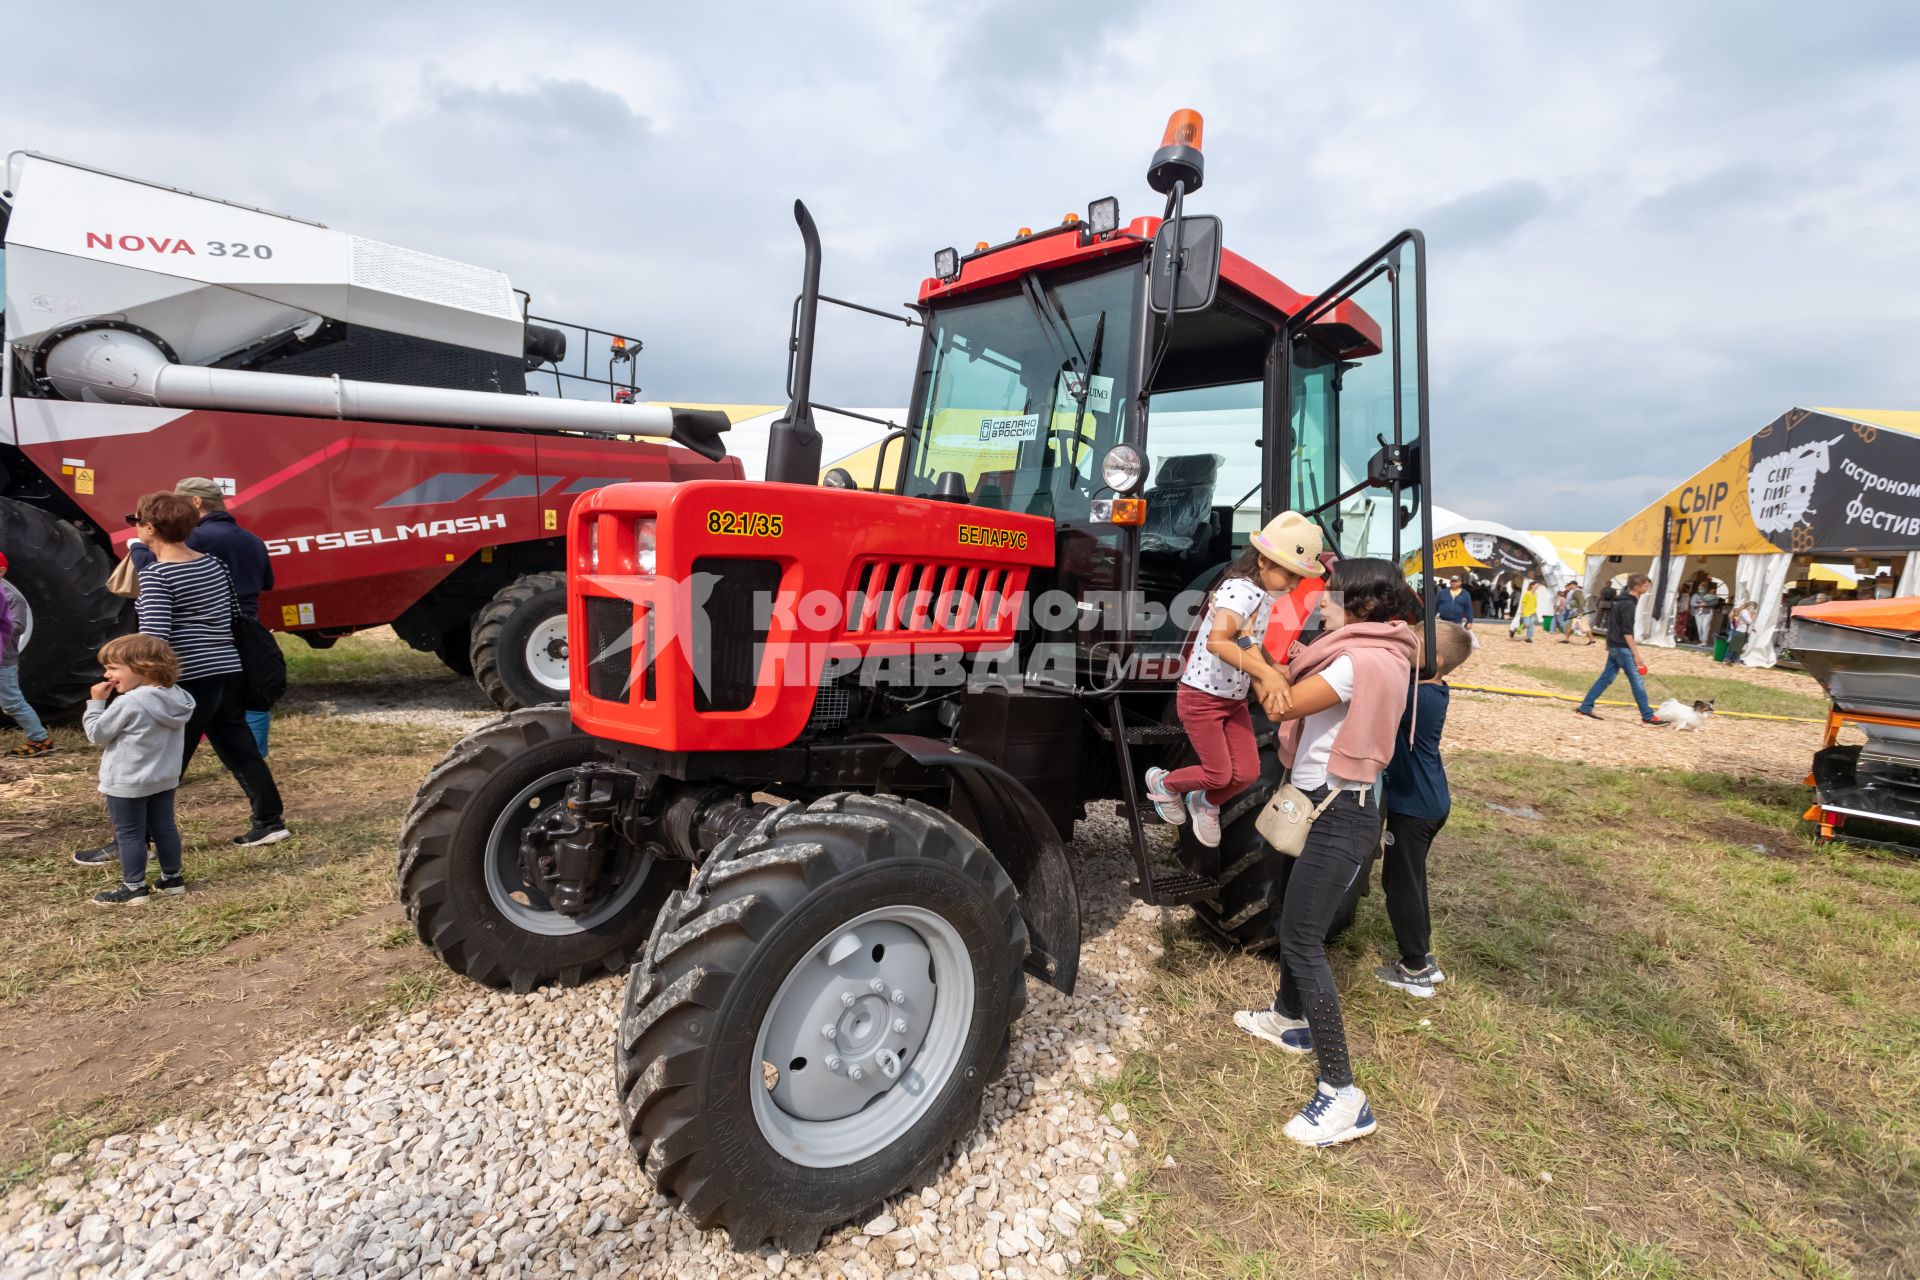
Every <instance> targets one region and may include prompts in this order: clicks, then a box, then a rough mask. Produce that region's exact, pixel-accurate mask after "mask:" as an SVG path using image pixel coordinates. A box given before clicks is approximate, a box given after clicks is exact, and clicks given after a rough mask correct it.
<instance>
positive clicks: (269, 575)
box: [127, 476, 273, 760]
mask: <svg viewBox="0 0 1920 1280" xmlns="http://www.w3.org/2000/svg"><path fill="white" fill-rule="evenodd" d="M173 491H174V492H175V493H177V494H180V495H181V496H183V497H184V498H186V500H187V501H188V502H191V503H192V504H193V509H194V512H195V515H196V517H197V519H196V521H195V523H194V526H193V532H192V533H190V534H188V535H187V545H188V546H189V547H191V548H193V549H194V550H195V551H204V552H206V553H207V554H208V555H210V556H216V557H218V558H219V560H220V563H221V564H224V565H226V566H227V573H228V575H229V576H230V577H231V578H232V579H233V591H234V595H235V596H237V597H238V598H239V602H240V612H241V613H244V614H246V615H247V616H248V617H249V618H256V619H257V618H259V616H260V593H261V592H262V591H271V590H273V560H272V558H271V557H270V556H269V555H268V554H267V544H266V543H265V542H263V541H261V539H260V536H259V535H258V534H256V533H254V532H253V531H252V530H250V529H246V528H243V527H242V526H241V524H240V522H239V521H237V520H235V519H234V518H233V513H232V512H230V511H228V510H227V495H226V490H224V489H222V488H221V487H220V484H219V482H218V481H215V480H209V479H207V477H205V476H188V477H187V478H186V479H184V480H181V481H180V482H179V483H177V484H175V485H174V486H173ZM127 554H128V555H130V556H132V557H133V567H134V568H136V569H145V568H146V567H147V566H148V565H150V564H152V563H153V553H152V552H151V551H149V550H148V549H147V548H146V547H145V546H143V545H141V544H139V543H135V544H134V545H132V546H130V547H128V548H127ZM246 715H247V727H248V728H249V729H251V730H252V731H253V740H254V742H255V743H256V744H258V745H259V748H260V758H261V759H263V760H264V759H265V758H266V755H267V739H268V736H269V733H270V732H271V726H272V724H273V713H272V712H271V711H254V710H251V709H249V710H248V711H247V713H246Z"/></svg>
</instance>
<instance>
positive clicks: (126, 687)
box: [81, 635, 193, 907]
mask: <svg viewBox="0 0 1920 1280" xmlns="http://www.w3.org/2000/svg"><path fill="white" fill-rule="evenodd" d="M100 665H101V666H102V667H103V668H105V674H106V678H105V679H104V680H102V681H100V683H99V684H96V685H94V686H93V691H92V698H91V700H90V701H88V703H87V711H86V715H85V716H83V717H82V718H81V724H82V726H83V727H84V728H85V729H86V731H87V741H88V742H91V743H93V744H94V745H95V746H100V747H105V748H106V751H105V753H104V754H102V755H101V757H100V791H101V793H102V794H103V795H105V796H106V797H107V813H108V815H109V816H110V817H112V819H113V834H114V842H115V843H116V844H117V845H118V846H119V848H120V884H119V885H118V886H117V887H115V888H112V889H107V890H103V891H102V892H100V893H97V894H95V895H94V896H93V900H94V901H95V902H96V903H98V904H99V905H101V906H103V907H126V906H139V905H140V904H142V903H144V902H146V901H147V899H148V898H149V897H150V896H151V891H150V890H149V889H148V888H147V841H148V840H152V841H153V847H154V852H155V853H157V854H158V855H159V857H160V882H159V885H158V886H157V887H158V888H159V890H160V892H161V893H185V892H186V891H187V880H186V877H185V876H184V875H182V874H181V867H180V828H179V827H178V826H177V825H175V823H174V820H173V793H174V790H175V788H177V787H178V786H179V785H180V759H181V756H182V754H183V752H184V749H185V747H186V726H187V717H188V716H189V715H191V714H192V713H193V695H192V694H190V693H188V692H187V691H186V690H185V689H182V688H181V687H180V660H179V659H178V658H177V657H176V656H174V652H173V649H172V647H171V646H169V645H168V644H167V642H166V641H164V640H161V639H158V638H157V637H154V636H148V635H130V636H120V637H117V638H116V639H113V640H109V641H107V643H106V644H105V645H103V646H101V649H100ZM114 692H117V693H118V694H119V695H120V696H119V697H117V698H115V699H114V700H113V701H112V703H111V704H109V703H108V701H107V695H108V694H110V693H114Z"/></svg>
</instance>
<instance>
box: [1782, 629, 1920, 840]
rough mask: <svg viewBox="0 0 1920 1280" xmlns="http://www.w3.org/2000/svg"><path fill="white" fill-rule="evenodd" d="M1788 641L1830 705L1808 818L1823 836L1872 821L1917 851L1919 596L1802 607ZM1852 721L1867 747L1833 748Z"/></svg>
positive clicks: (1842, 834)
mask: <svg viewBox="0 0 1920 1280" xmlns="http://www.w3.org/2000/svg"><path fill="white" fill-rule="evenodd" d="M1788 643H1789V644H1790V646H1791V647H1792V650H1793V656H1794V657H1795V658H1797V659H1799V660H1800V662H1801V664H1802V665H1803V666H1805V667H1806V669H1807V670H1808V671H1810V672H1812V673H1813V675H1814V676H1815V677H1816V678H1817V679H1818V680H1819V681H1820V683H1821V684H1822V685H1823V686H1825V688H1826V690H1827V695H1828V696H1829V697H1830V698H1832V699H1833V709H1832V710H1831V711H1830V712H1828V714H1827V734H1826V740H1825V743H1824V744H1823V745H1822V747H1821V749H1820V750H1819V751H1817V752H1815V753H1814V757H1813V773H1812V774H1811V775H1810V776H1809V777H1808V779H1807V781H1808V782H1809V783H1810V784H1812V786H1813V788H1814V802H1813V804H1812V806H1811V807H1809V808H1808V809H1807V812H1806V815H1805V816H1806V820H1807V821H1808V822H1812V823H1816V824H1818V826H1819V830H1820V836H1821V838H1822V839H1829V840H1831V839H1861V838H1862V837H1860V836H1858V835H1856V834H1850V833H1848V832H1847V828H1848V827H1849V826H1851V827H1852V828H1853V829H1854V832H1858V830H1859V828H1860V826H1861V824H1874V825H1877V826H1879V827H1881V828H1884V829H1885V830H1886V831H1887V832H1888V833H1890V834H1891V835H1893V836H1894V837H1895V839H1894V842H1895V843H1899V844H1902V845H1920V597H1913V596H1905V597H1901V598H1898V599H1894V600H1839V601H1835V602H1834V603H1832V604H1820V605H1805V606H1802V607H1801V608H1798V609H1795V610H1794V611H1793V627H1792V631H1791V638H1790V639H1789V642H1788ZM1849 725H1851V726H1853V727H1855V728H1857V729H1859V730H1860V731H1861V732H1863V733H1865V734H1866V735H1867V741H1866V743H1865V744H1864V745H1861V746H1842V745H1840V741H1839V739H1840V730H1841V729H1843V728H1845V727H1847V726H1849Z"/></svg>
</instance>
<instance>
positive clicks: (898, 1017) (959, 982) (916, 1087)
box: [749, 905, 974, 1169]
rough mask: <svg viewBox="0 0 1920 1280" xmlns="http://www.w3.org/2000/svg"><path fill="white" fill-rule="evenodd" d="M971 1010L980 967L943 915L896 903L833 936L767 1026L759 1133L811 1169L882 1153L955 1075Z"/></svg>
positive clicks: (776, 1004)
mask: <svg viewBox="0 0 1920 1280" xmlns="http://www.w3.org/2000/svg"><path fill="white" fill-rule="evenodd" d="M876 950H878V951H879V957H878V958H877V959H876V958H875V952H876ZM973 1008H974V982H973V960H972V957H971V956H969V954H968V953H967V946H966V943H965V942H963V941H962V940H961V937H960V932H959V930H958V929H956V928H954V926H953V925H952V924H950V923H948V922H947V920H946V919H945V918H944V917H942V916H940V915H937V914H935V913H934V912H932V911H929V910H926V909H925V908H923V907H915V906H906V905H896V906H887V907H880V908H877V909H875V910H873V911H869V912H867V913H866V914H864V915H861V916H858V917H856V918H855V919H853V920H850V921H848V922H847V923H846V924H844V925H841V926H839V927H838V928H836V929H834V930H833V931H832V932H831V933H829V934H828V935H827V936H826V937H825V938H823V939H822V940H821V941H820V942H819V943H817V944H816V945H815V946H814V947H812V948H811V949H810V950H809V951H808V952H807V954H806V955H805V956H804V957H803V958H802V959H801V960H800V962H799V963H798V964H796V965H795V966H794V967H793V969H792V970H791V971H790V972H789V973H788V974H787V976H786V978H785V979H784V980H783V981H782V982H781V983H780V988H779V990H777V991H775V992H774V995H773V1003H772V1004H770V1005H769V1006H768V1007H767V1014H766V1017H765V1018H764V1019H762V1020H761V1023H760V1034H759V1037H758V1038H757V1039H756V1040H755V1042H754V1056H753V1062H754V1069H755V1070H756V1071H757V1072H759V1073H760V1077H759V1078H758V1079H756V1080H754V1081H753V1082H752V1084H751V1086H750V1090H749V1091H750V1093H751V1094H752V1097H753V1118H754V1120H755V1121H756V1122H757V1123H758V1124H759V1126H760V1134H761V1136H762V1137H764V1138H765V1139H766V1140H767V1142H768V1144H769V1145H770V1146H772V1147H773V1149H774V1150H775V1151H777V1152H778V1153H779V1154H780V1155H782V1156H784V1157H786V1158H787V1159H788V1160H791V1161H792V1162H793V1163H795V1164H798V1165H803V1166H805V1167H807V1168H810V1169H831V1168H838V1167H841V1166H844V1165H850V1164H854V1163H856V1162H858V1161H860V1160H864V1159H866V1158H867V1157H868V1156H871V1155H873V1154H875V1153H876V1152H879V1151H884V1150H885V1149H886V1148H888V1147H889V1146H892V1145H893V1144H894V1143H895V1142H897V1141H899V1140H900V1139H901V1138H902V1137H903V1136H904V1135H905V1134H906V1133H907V1131H908V1130H910V1129H912V1128H913V1126H914V1125H915V1124H917V1123H918V1122H919V1121H920V1119H921V1117H923V1116H924V1115H926V1113H927V1110H928V1108H929V1107H931V1106H932V1105H933V1101H934V1099H935V1098H937V1097H939V1096H940V1093H941V1091H942V1090H943V1089H944V1088H945V1087H946V1085H947V1082H948V1081H949V1080H950V1079H951V1078H952V1076H953V1073H954V1071H955V1070H956V1069H957V1068H958V1067H959V1065H960V1061H961V1058H962V1056H963V1055H964V1053H965V1050H966V1043H967V1033H968V1031H969V1029H970V1028H971V1027H972V1025H973ZM829 1032H831V1034H829ZM796 1064H802V1065H796ZM769 1068H771V1069H769ZM856 1073H857V1078H856Z"/></svg>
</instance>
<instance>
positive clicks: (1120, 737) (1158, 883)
mask: <svg viewBox="0 0 1920 1280" xmlns="http://www.w3.org/2000/svg"><path fill="white" fill-rule="evenodd" d="M1107 713H1108V717H1109V719H1111V721H1112V724H1111V726H1109V728H1108V731H1107V732H1106V733H1105V734H1104V735H1103V736H1105V737H1107V738H1108V739H1110V740H1111V741H1112V743H1113V750H1114V755H1115V757H1116V761H1117V763H1118V764H1119V766H1120V786H1121V788H1122V794H1123V795H1124V796H1125V804H1126V809H1127V829H1128V830H1129V832H1131V833H1132V836H1133V865H1134V870H1135V872H1136V873H1137V875H1136V878H1135V880H1134V882H1133V896H1134V897H1136V898H1138V899H1140V900H1141V901H1142V902H1144V903H1146V904H1147V905H1148V906H1150V907H1172V906H1179V905H1181V904H1183V903H1188V902H1198V901H1199V900H1200V899H1202V898H1211V897H1213V896H1214V895H1215V894H1216V893H1219V892H1220V885H1219V882H1218V881H1216V880H1213V879H1212V878H1210V877H1208V876H1201V875H1195V874H1194V873H1193V872H1191V871H1182V870H1175V869H1169V870H1165V871H1162V872H1160V873H1159V874H1158V875H1155V874H1154V870H1153V859H1152V857H1151V855H1150V854H1149V853H1148V850H1147V825H1146V821H1145V819H1144V818H1143V817H1142V816H1141V813H1142V810H1141V804H1142V802H1143V801H1144V799H1145V797H1143V796H1142V795H1141V794H1140V782H1139V779H1138V778H1137V777H1136V776H1135V775H1134V770H1133V753H1132V752H1131V751H1129V750H1128V747H1129V746H1130V745H1131V743H1132V742H1133V741H1135V740H1136V739H1135V735H1136V734H1139V735H1140V737H1139V740H1140V741H1156V740H1164V739H1163V738H1155V737H1148V736H1147V734H1149V733H1153V732H1154V729H1149V730H1146V731H1144V732H1143V731H1141V730H1139V729H1128V728H1127V723H1126V719H1125V716H1124V714H1123V713H1122V711H1121V709H1120V699H1118V698H1115V699H1114V700H1113V701H1111V702H1109V703H1108V704H1107ZM1169 727H1171V726H1169ZM1158 728H1159V726H1155V729H1158ZM1176 732H1178V730H1176Z"/></svg>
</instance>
